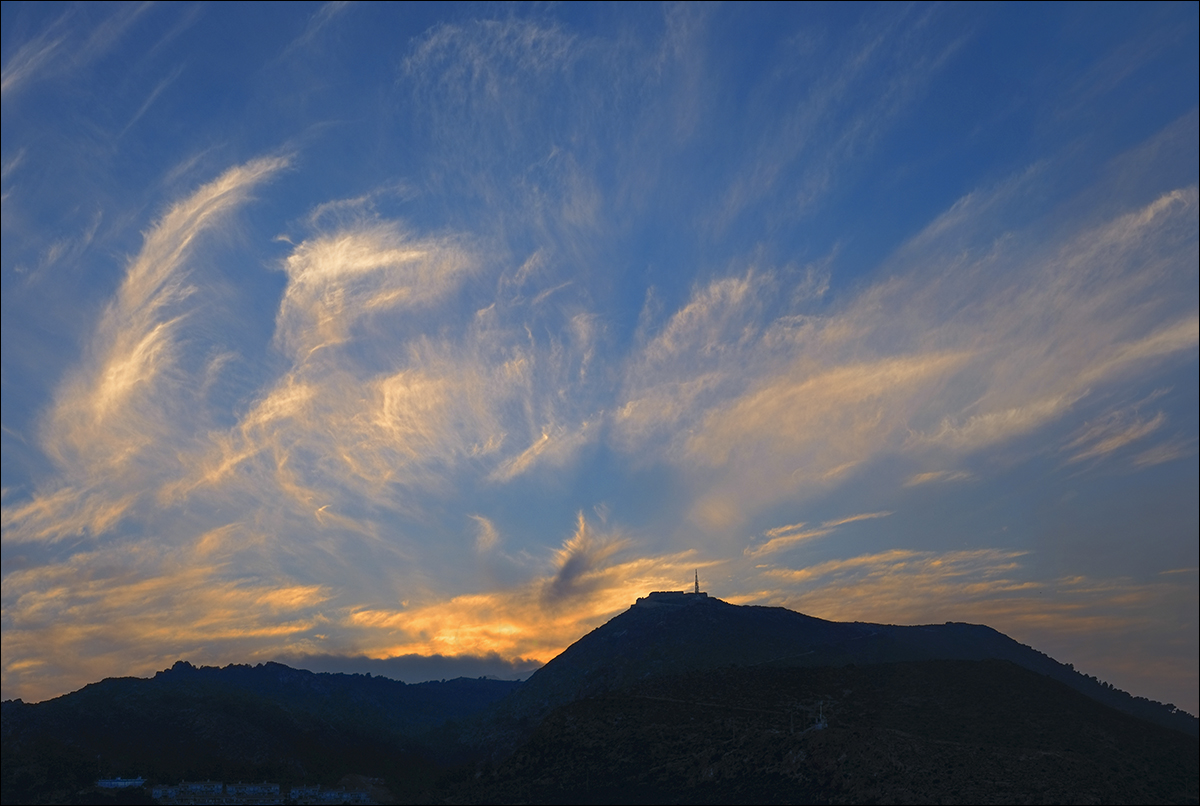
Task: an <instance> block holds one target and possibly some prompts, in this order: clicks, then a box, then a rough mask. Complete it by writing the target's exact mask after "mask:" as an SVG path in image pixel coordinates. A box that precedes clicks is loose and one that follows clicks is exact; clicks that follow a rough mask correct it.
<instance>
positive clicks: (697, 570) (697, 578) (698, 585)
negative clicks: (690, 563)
mask: <svg viewBox="0 0 1200 806" xmlns="http://www.w3.org/2000/svg"><path fill="white" fill-rule="evenodd" d="M699 592H700V569H699V568H697V569H696V593H699Z"/></svg>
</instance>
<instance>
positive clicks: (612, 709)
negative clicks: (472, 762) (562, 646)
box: [448, 661, 1200, 803]
mask: <svg viewBox="0 0 1200 806" xmlns="http://www.w3.org/2000/svg"><path fill="white" fill-rule="evenodd" d="M822 716H823V717H824V721H825V723H826V726H825V727H823V728H821V727H818V725H819V724H820V723H819V722H818V720H819V719H820V718H821V717H822ZM1198 765H1200V743H1198V742H1197V740H1196V739H1194V738H1192V737H1189V736H1186V735H1184V734H1182V733H1179V732H1177V731H1171V730H1165V729H1163V728H1161V727H1158V726H1156V725H1152V724H1149V723H1147V722H1145V721H1143V720H1139V719H1136V718H1133V717H1130V716H1128V715H1126V714H1122V713H1119V712H1117V711H1115V710H1113V709H1112V708H1109V707H1106V706H1104V705H1101V704H1100V703H1097V702H1095V701H1093V700H1091V699H1089V698H1087V697H1084V696H1083V695H1080V694H1079V693H1077V692H1075V691H1072V690H1071V689H1069V688H1068V687H1067V686H1065V685H1063V684H1061V683H1058V682H1055V681H1053V680H1049V679H1047V678H1046V677H1044V676H1042V675H1038V674H1035V673H1033V672H1030V671H1027V670H1025V669H1022V668H1020V667H1018V666H1015V665H1014V664H1012V663H1009V662H1005V661H925V662H915V663H897V664H883V665H875V666H850V667H842V668H828V667H826V668H793V669H736V668H734V669H724V670H714V671H708V672H701V673H696V674H691V675H686V676H679V677H666V678H659V679H657V680H653V681H648V682H646V683H644V684H639V685H634V686H632V687H630V688H628V689H626V690H623V691H619V692H613V693H610V694H606V695H603V696H600V697H596V698H592V699H587V700H581V701H579V702H575V703H573V704H571V705H567V706H564V707H560V708H558V709H556V710H555V711H553V712H552V713H551V714H550V715H549V716H548V717H547V718H546V719H545V720H544V721H543V722H542V723H541V725H540V726H539V727H538V729H537V730H536V732H535V733H534V734H533V736H532V737H531V739H530V740H529V741H528V742H527V743H526V744H525V745H524V746H522V747H521V748H520V749H518V750H517V752H516V753H515V754H513V755H512V756H511V757H510V758H508V759H507V760H505V761H504V762H502V763H500V764H498V765H494V766H485V767H479V768H477V769H475V770H473V771H471V772H470V774H469V775H465V776H463V777H461V778H460V780H459V781H458V782H457V783H456V784H453V785H451V786H449V787H448V790H449V796H450V800H451V801H453V802H462V803H487V802H495V803H556V802H577V803H606V802H624V803H1196V802H1197V798H1198V796H1200V791H1198V789H1197V781H1198V780H1200V766H1198Z"/></svg>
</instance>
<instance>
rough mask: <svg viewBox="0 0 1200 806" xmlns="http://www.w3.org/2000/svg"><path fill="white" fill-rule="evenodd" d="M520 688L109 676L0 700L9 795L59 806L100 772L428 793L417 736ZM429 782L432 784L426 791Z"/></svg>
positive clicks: (281, 671) (185, 673)
mask: <svg viewBox="0 0 1200 806" xmlns="http://www.w3.org/2000/svg"><path fill="white" fill-rule="evenodd" d="M519 685H520V684H519V683H514V682H509V681H500V680H484V679H480V680H469V679H463V678H460V679H457V680H448V681H445V682H440V683H439V682H431V683H420V684H416V685H406V684H404V683H401V682H399V681H396V680H390V679H387V678H380V677H368V676H364V675H344V674H313V673H312V672H306V671H302V670H297V669H291V668H289V667H287V666H283V665H280V664H277V663H268V664H260V665H258V666H227V667H225V668H223V669H217V668H213V667H203V668H196V667H194V666H191V665H190V664H187V663H183V662H180V663H177V664H175V666H174V667H173V668H171V669H169V670H167V671H165V672H159V673H158V674H157V675H156V676H155V677H154V678H152V679H149V680H144V679H140V678H113V679H108V680H104V681H101V682H99V683H93V684H91V685H89V686H85V687H84V688H82V689H80V690H79V691H76V692H74V693H72V694H67V695H65V696H62V697H58V698H56V699H53V700H48V701H46V702H43V703H37V704H27V703H23V702H20V701H7V702H5V703H4V704H3V727H2V731H0V733H2V737H3V757H4V765H3V798H4V802H5V803H9V802H13V803H18V802H61V801H63V800H64V799H69V797H70V793H72V792H77V791H79V790H80V789H83V788H86V787H87V786H89V785H90V784H91V783H93V782H94V781H95V780H96V779H97V778H98V777H102V776H113V775H120V776H124V777H135V776H138V775H141V776H145V777H147V778H152V779H155V780H158V781H177V780H180V779H207V778H213V779H224V780H228V781H237V780H246V781H249V780H264V779H268V780H272V781H276V782H281V783H290V782H312V783H324V784H333V783H335V782H337V781H338V780H339V779H341V778H342V777H343V776H344V775H346V774H348V773H361V774H368V775H375V776H381V777H385V778H387V779H388V780H389V783H390V784H392V785H393V786H394V787H396V788H399V789H401V790H403V789H405V788H406V787H410V786H424V785H425V784H427V783H429V782H430V781H432V780H433V776H434V775H435V772H434V770H435V768H434V767H433V766H432V765H431V764H430V763H429V762H428V761H427V760H426V758H425V754H424V747H423V745H422V743H421V741H420V739H419V737H420V736H421V735H422V734H424V733H427V732H429V731H431V730H433V729H435V728H437V727H438V726H441V725H443V724H445V723H446V722H447V721H448V720H453V719H461V718H464V717H467V716H469V715H471V714H473V713H475V712H477V711H479V710H480V709H482V708H485V707H486V706H488V705H490V704H492V703H494V702H495V701H496V700H498V699H500V698H501V697H503V696H505V695H506V694H508V693H510V692H511V691H512V690H513V689H514V688H516V687H517V686H519ZM422 782H424V783H422Z"/></svg>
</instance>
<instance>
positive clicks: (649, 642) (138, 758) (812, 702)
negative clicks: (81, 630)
mask: <svg viewBox="0 0 1200 806" xmlns="http://www.w3.org/2000/svg"><path fill="white" fill-rule="evenodd" d="M1085 695H1086V696H1085ZM1110 705H1116V706H1117V707H1118V708H1120V709H1122V710H1124V711H1125V712H1126V713H1120V712H1119V711H1118V710H1114V709H1113V708H1111V707H1109V706H1110ZM1131 714H1133V715H1134V716H1131ZM2 715H3V720H2V727H0V736H2V739H3V748H2V751H3V760H4V764H3V770H2V774H3V790H2V791H3V802H4V803H9V802H13V803H18V802H21V803H24V802H31V803H61V802H91V801H90V800H81V798H83V799H87V798H98V797H99V798H102V797H103V794H102V793H96V792H94V791H93V792H89V791H88V788H89V787H90V786H91V785H92V783H93V782H94V781H95V780H96V779H97V778H99V777H101V776H114V775H119V776H123V777H132V776H137V775H141V776H146V777H147V778H152V779H155V780H157V781H159V782H164V781H169V782H174V781H177V780H180V779H192V780H195V779H217V780H225V781H236V780H243V781H248V780H264V779H266V780H270V781H274V782H278V783H280V784H284V785H288V784H293V783H321V784H334V783H336V782H337V781H339V780H342V779H343V777H344V776H346V775H348V774H357V775H368V776H374V777H376V778H381V779H383V780H384V781H385V782H386V787H387V789H388V790H390V792H391V797H393V798H395V799H396V801H397V802H461V803H473V802H478V803H490V802H592V801H595V802H619V801H622V800H624V801H631V802H633V801H636V802H684V801H688V802H714V803H730V802H747V801H763V802H831V803H832V802H847V803H850V802H877V801H880V800H893V801H897V802H922V803H925V802H940V801H943V800H950V801H979V802H994V803H1010V802H1012V803H1015V802H1031V801H1038V802H1042V801H1053V802H1059V801H1086V802H1161V803H1197V801H1198V794H1200V793H1198V790H1200V785H1198V784H1197V779H1198V777H1200V776H1198V772H1197V764H1198V761H1197V759H1200V741H1198V739H1197V733H1200V731H1197V724H1196V719H1195V717H1192V716H1190V715H1188V714H1185V713H1182V712H1180V711H1177V710H1176V709H1174V708H1173V707H1171V706H1165V705H1162V704H1160V703H1153V702H1151V701H1149V700H1144V699H1141V698H1134V697H1131V696H1130V695H1128V694H1126V693H1125V692H1121V691H1118V690H1116V689H1113V688H1112V687H1110V686H1107V685H1105V684H1102V683H1100V682H1099V681H1097V680H1096V679H1095V678H1089V677H1086V676H1084V675H1081V674H1079V673H1077V672H1076V671H1075V670H1074V669H1073V668H1071V667H1070V666H1067V665H1064V664H1060V663H1058V662H1057V661H1055V660H1054V659H1052V658H1050V657H1048V656H1046V655H1044V654H1042V653H1040V652H1037V651H1036V650H1034V649H1032V648H1030V647H1027V646H1024V645H1022V644H1020V643H1018V642H1016V641H1014V640H1012V639H1011V638H1009V637H1007V636H1005V635H1003V634H1001V633H999V632H997V631H995V630H993V629H991V628H989V627H984V626H980V625H971V624H959V623H947V624H938V625H926V626H917V627H901V626H894V625H884V624H867V623H858V622H855V623H839V622H831V621H825V620H822V619H818V618H813V617H811V616H806V615H803V614H801V613H795V612H792V611H789V610H785V609H783V608H775V607H749V606H747V607H743V606H736V605H731V604H729V603H727V602H723V601H720V600H719V599H715V598H712V597H708V596H704V595H702V594H697V593H692V594H683V593H662V594H651V595H650V596H647V597H645V598H644V599H639V600H638V602H637V603H636V604H635V605H634V606H632V607H631V608H629V609H628V610H627V611H625V612H623V613H621V614H620V615H618V616H616V617H615V618H613V619H611V620H610V621H609V622H608V623H606V624H604V625H603V626H601V627H599V628H597V629H595V630H593V631H592V632H590V633H588V634H587V635H585V636H583V637H582V638H580V639H579V640H578V641H576V642H575V643H574V644H572V645H571V646H570V647H568V648H567V649H566V650H565V651H564V652H562V653H561V654H560V655H559V656H558V657H556V658H555V659H553V660H552V661H550V662H549V663H548V664H546V665H545V666H544V667H543V668H542V669H540V670H538V671H537V672H536V673H535V674H534V675H533V676H532V677H530V678H529V679H528V680H527V681H526V682H525V683H524V684H521V683H516V682H506V681H498V680H487V679H479V680H469V679H463V678H460V679H458V680H449V681H442V682H430V683H421V684H417V685H406V684H404V683H400V682H398V681H394V680H390V679H387V678H379V677H374V678H373V677H371V676H370V675H345V674H313V673H312V672H307V671H302V670H297V669H291V668H289V667H287V666H282V665H280V664H275V663H268V664H260V665H258V666H237V665H234V666H227V667H225V668H222V669H217V668H211V667H200V668H197V667H195V666H192V665H191V664H188V663H185V662H182V661H181V662H179V663H177V664H175V666H173V667H172V668H171V669H168V670H166V671H163V672H159V673H158V674H157V675H155V676H154V677H153V678H151V679H149V680H145V679H137V678H118V679H109V680H104V681H101V682H99V683H94V684H91V685H89V686H85V687H84V688H83V689H80V690H79V691H77V692H74V693H72V694H68V695H65V696H62V697H58V698H56V699H54V700H49V701H46V702H43V703H36V704H28V703H23V702H21V701H19V700H17V701H7V702H5V703H4V704H3V708H2ZM1135 717H1136V718H1135ZM109 797H110V798H111V796H109Z"/></svg>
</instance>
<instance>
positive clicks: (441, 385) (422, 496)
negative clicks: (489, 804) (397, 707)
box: [0, 3, 1200, 713]
mask: <svg viewBox="0 0 1200 806" xmlns="http://www.w3.org/2000/svg"><path fill="white" fill-rule="evenodd" d="M1197 25H1198V24H1197V8H1196V5H1195V4H1171V5H1154V4H1136V5H1120V4H1099V5H1086V4H1064V5H995V6H987V7H982V8H980V7H977V6H975V5H971V6H961V5H948V6H941V5H939V6H926V5H915V6H907V7H900V6H896V5H891V4H888V5H858V4H853V5H852V4H833V5H802V6H800V5H797V4H781V5H762V6H749V7H747V6H745V5H742V4H739V5H736V6H719V5H710V4H705V5H683V6H655V5H649V4H639V5H615V6H614V5H582V4H569V5H565V6H557V5H551V6H541V5H538V6H523V5H522V6H509V5H490V4H482V5H475V4H455V5H450V6H442V5H411V4H404V5H391V4H354V3H328V4H325V5H320V4H278V3H276V4H214V5H203V4H186V3H176V4H127V5H101V4H86V5H73V4H66V5H59V4H47V3H40V4H20V3H11V4H10V3H6V4H5V5H4V7H3V35H2V36H3V55H2V62H3V148H2V150H3V154H2V156H3V239H2V246H0V259H2V266H0V269H2V278H3V279H2V282H3V288H2V291H3V294H2V303H0V304H2V305H3V326H2V327H3V332H2V339H0V349H2V357H3V376H2V380H3V636H4V639H3V640H4V653H3V696H4V697H6V698H7V697H16V696H20V697H23V698H25V699H27V700H38V699H42V698H45V697H49V696H54V695H57V694H60V693H63V692H65V691H69V690H72V689H74V688H76V687H78V686H80V685H82V684H84V683H86V682H89V681H92V680H96V679H99V678H101V677H104V676H108V675H120V674H148V673H151V672H153V671H154V670H156V669H161V668H165V667H167V666H169V665H170V664H171V663H173V662H174V661H175V660H177V659H179V658H185V659H188V660H190V661H192V662H193V663H208V664H218V663H219V664H224V663H230V662H258V661H264V660H283V661H285V662H290V663H294V664H296V665H300V666H307V667H308V668H319V669H327V670H337V669H345V670H361V671H366V670H372V671H376V672H381V673H391V674H395V675H397V676H400V677H402V678H404V679H409V680H415V679H423V678H424V677H445V676H451V675H453V674H457V673H464V674H485V673H490V674H518V673H522V672H527V671H528V670H529V669H531V668H534V667H535V666H536V665H537V664H538V663H539V662H544V661H546V660H548V659H549V658H551V657H553V656H554V655H555V654H556V653H557V652H559V651H561V650H562V649H563V648H564V647H565V646H567V645H568V644H570V643H571V642H572V641H574V640H576V639H577V638H578V637H580V636H581V635H582V634H583V633H585V632H587V631H588V630H590V629H592V628H593V627H595V626H597V625H599V624H601V623H603V622H604V621H605V620H607V619H608V618H610V617H611V616H612V615H615V614H616V613H618V612H620V611H621V610H622V609H623V608H625V607H626V606H628V605H629V604H630V603H632V601H633V600H634V598H636V596H638V595H642V594H644V593H645V592H646V591H648V590H653V589H663V588H668V589H672V588H674V589H677V588H681V587H684V586H685V585H686V584H687V583H688V582H689V581H690V579H691V576H692V572H693V569H697V568H698V569H699V572H700V575H701V579H702V582H703V585H704V587H705V588H706V589H707V590H708V591H709V592H710V593H712V594H713V595H716V596H719V597H721V598H723V599H726V600H728V601H731V602H737V603H747V604H749V603H753V604H772V605H782V606H787V607H791V608H793V609H797V610H800V611H802V612H806V613H810V614H812V615H816V616H821V617H825V618H832V619H839V620H850V619H853V620H864V621H876V622H887V623H922V622H941V621H947V620H955V621H971V622H977V623H987V624H989V625H991V626H994V627H996V628H997V629H1000V630H1002V631H1004V632H1006V633H1008V634H1009V635H1011V636H1013V637H1014V638H1016V639H1017V640H1019V641H1022V642H1024V643H1027V644H1030V645H1033V646H1035V647H1037V648H1038V649H1041V650H1042V651H1045V652H1047V653H1049V654H1051V655H1053V656H1055V657H1057V658H1058V659H1060V660H1062V661H1064V662H1072V663H1074V664H1075V665H1076V667H1078V668H1080V669H1081V670H1083V671H1085V672H1087V673H1089V674H1095V675H1098V676H1099V677H1101V678H1102V679H1105V680H1108V681H1110V682H1112V683H1114V684H1115V685H1118V686H1120V687H1122V688H1125V689H1127V690H1130V691H1131V692H1133V693H1134V694H1138V695H1141V696H1148V697H1152V698H1155V699H1159V700H1162V701H1170V702H1174V703H1176V704H1178V705H1179V706H1180V707H1183V708H1186V709H1188V710H1190V711H1192V712H1193V713H1194V712H1196V711H1197V710H1198V694H1197V679H1198V673H1200V671H1198V655H1200V647H1198V625H1197V612H1198V610H1200V588H1198V577H1197V566H1198V564H1200V561H1198V549H1197V540H1196V534H1197V531H1198V526H1200V524H1198V520H1200V518H1198V504H1197V488H1198V486H1200V484H1198V479H1197V475H1198V472H1197V459H1196V457H1197V431H1198V422H1197V421H1198V416H1197V412H1198V410H1200V400H1198V394H1200V393H1198V386H1200V383H1198V381H1200V379H1198V366H1200V362H1198V358H1197V345H1198V332H1200V324H1198V322H1200V318H1198V307H1200V304H1198V302H1197V300H1198V294H1200V283H1198V271H1197V262H1198V261H1197V241H1198V229H1200V226H1198V213H1197V179H1198V174H1200V169H1198V165H1197V151H1198V149H1197V142H1198V139H1200V138H1198V134H1200V128H1198V115H1197V99H1198V88H1197V85H1198V79H1197V70H1196V64H1197V61H1198V60H1200V59H1198V52H1197V51H1198V46H1197V42H1198V39H1200V37H1198V27H1197Z"/></svg>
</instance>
